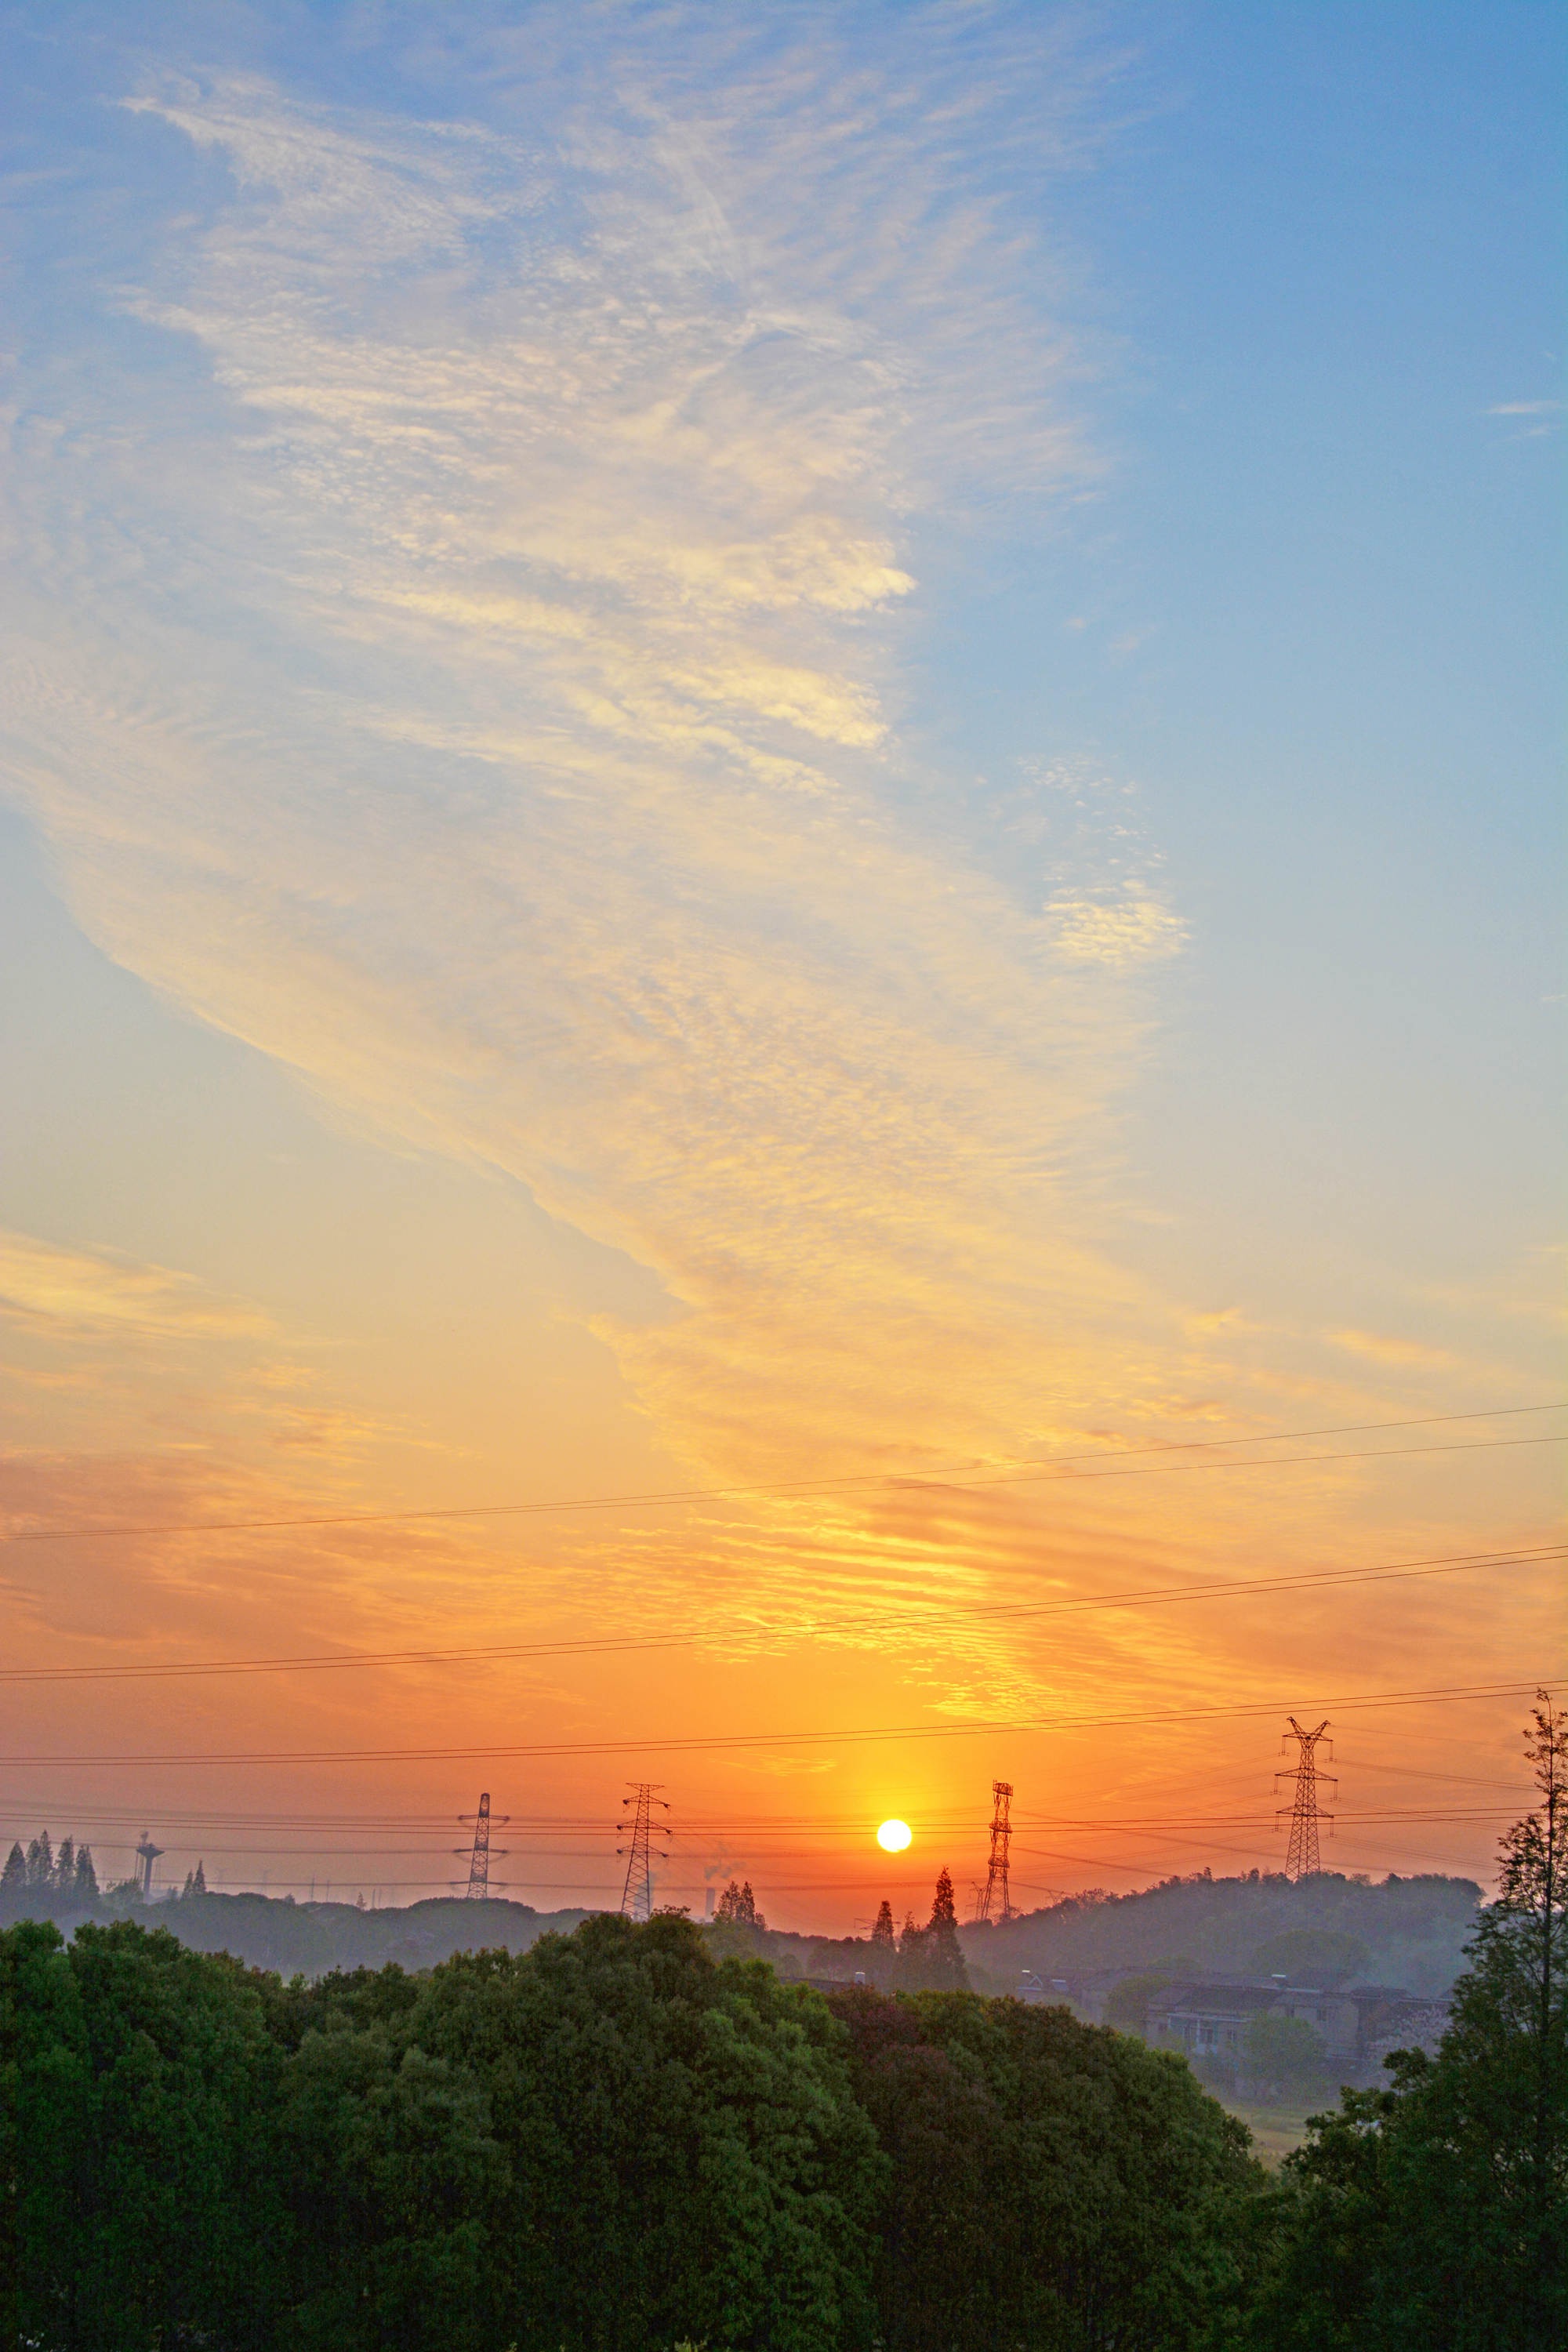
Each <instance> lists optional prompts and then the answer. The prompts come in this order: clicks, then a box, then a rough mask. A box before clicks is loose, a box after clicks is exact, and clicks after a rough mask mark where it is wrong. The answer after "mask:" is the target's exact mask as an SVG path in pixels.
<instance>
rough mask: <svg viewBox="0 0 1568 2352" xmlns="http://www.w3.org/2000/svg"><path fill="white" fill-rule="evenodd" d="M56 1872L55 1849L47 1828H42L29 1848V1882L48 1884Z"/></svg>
mask: <svg viewBox="0 0 1568 2352" xmlns="http://www.w3.org/2000/svg"><path fill="white" fill-rule="evenodd" d="M54 1874H55V1850H54V1848H53V1846H52V1845H51V1844H50V1843H49V1833H48V1832H47V1830H40V1831H39V1832H38V1834H37V1837H36V1838H35V1839H34V1840H33V1842H32V1843H31V1844H30V1845H29V1846H28V1848H27V1884H28V1885H29V1886H47V1885H49V1884H50V1882H51V1880H52V1879H53V1877H54Z"/></svg>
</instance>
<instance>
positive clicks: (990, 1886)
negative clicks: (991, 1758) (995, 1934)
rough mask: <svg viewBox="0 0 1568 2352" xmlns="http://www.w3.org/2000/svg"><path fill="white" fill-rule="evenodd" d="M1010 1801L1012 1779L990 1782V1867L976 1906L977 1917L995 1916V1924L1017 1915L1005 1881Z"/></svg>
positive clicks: (1010, 1832)
mask: <svg viewBox="0 0 1568 2352" xmlns="http://www.w3.org/2000/svg"><path fill="white" fill-rule="evenodd" d="M1012 1801H1013V1783H1012V1782H1011V1780H993V1781H992V1783H991V1866H990V1868H989V1869H988V1870H987V1872H986V1874H985V1892H984V1894H983V1895H981V1897H980V1901H979V1903H978V1905H977V1906H976V1907H975V1913H974V1916H975V1918H976V1920H981V1919H994V1920H995V1921H996V1922H997V1924H998V1926H1001V1925H1004V1924H1005V1922H1006V1921H1007V1920H1009V1919H1011V1918H1014V1917H1016V1913H1015V1911H1014V1909H1013V1893H1012V1889H1011V1887H1010V1886H1009V1885H1008V1884H1007V1848H1008V1845H1009V1843H1010V1842H1011V1840H1012V1835H1013V1824H1012V1822H1011V1821H1010V1820H1009V1819H1008V1811H1007V1809H1008V1807H1009V1806H1010V1805H1011V1804H1012Z"/></svg>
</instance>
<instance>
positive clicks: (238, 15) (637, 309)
mask: <svg viewBox="0 0 1568 2352" xmlns="http://www.w3.org/2000/svg"><path fill="white" fill-rule="evenodd" d="M0 37H3V41H4V47H5V55H6V58H7V65H6V69H5V74H4V76H3V77H0V87H3V89H4V97H3V98H0V106H3V108H4V112H5V146H6V152H7V155H8V158H9V162H8V165H7V168H6V173H5V183H4V190H3V194H4V202H5V255H6V275H5V300H4V312H5V329H4V344H5V349H4V354H3V357H4V379H3V393H0V399H3V413H4V419H5V458H4V524H3V530H4V541H3V556H0V571H3V584H0V596H3V599H4V650H3V652H0V664H3V672H4V674H3V678H0V909H3V915H0V969H3V972H4V983H3V988H0V1099H3V1100H4V1101H5V1104H6V1106H7V1115H6V1117H5V1120H4V1122H3V1127H4V1134H3V1137H0V1411H3V1414H4V1433H3V1434H4V1460H3V1470H4V1491H3V1496H0V1503H3V1509H4V1528H5V1536H6V1540H5V1544H4V1547H3V1548H0V1656H3V1657H4V1659H5V1666H4V1667H3V1668H0V1679H3V1680H4V1681H5V1702H6V1706H5V1734H4V1737H3V1738H0V1838H5V1839H7V1840H8V1839H9V1838H10V1837H11V1836H13V1835H20V1836H22V1837H24V1838H26V1837H28V1836H31V1835H32V1834H33V1833H34V1832H36V1831H37V1829H38V1828H39V1827H41V1826H44V1825H47V1827H48V1828H49V1829H50V1830H51V1832H53V1833H54V1835H55V1836H56V1837H57V1838H58V1837H59V1836H61V1835H62V1834H65V1833H67V1832H70V1833H72V1834H74V1835H76V1836H77V1837H78V1838H81V1837H83V1836H86V1837H89V1838H90V1840H91V1841H92V1843H93V1844H94V1848H95V1851H96V1853H98V1855H99V1858H100V1864H101V1866H102V1869H103V1871H104V1873H105V1874H108V1875H119V1874H122V1873H123V1872H124V1871H125V1870H126V1869H128V1868H129V1866H130V1853H131V1848H132V1845H133V1843H134V1842H135V1840H136V1838H137V1836H138V1835H139V1834H140V1833H141V1832H142V1831H143V1830H146V1831H149V1832H151V1834H152V1835H153V1839H154V1840H155V1842H157V1843H160V1844H162V1845H163V1847H164V1848H165V1849H166V1852H165V1855H164V1859H163V1863H162V1864H161V1865H160V1874H161V1881H162V1882H164V1883H168V1882H173V1883H178V1881H179V1880H180V1878H181V1877H182V1876H183V1874H184V1872H186V1871H187V1870H189V1869H190V1868H191V1867H193V1866H194V1864H195V1861H196V1860H197V1858H198V1856H199V1857H200V1858H201V1859H202V1860H203V1862H204V1864H205V1874H206V1877H207V1880H208V1883H209V1884H211V1885H220V1886H223V1887H226V1888H239V1887H245V1886H265V1887H268V1888H269V1889H270V1890H272V1891H274V1892H277V1891H281V1890H283V1889H289V1890H292V1891H296V1892H298V1893H299V1894H301V1895H304V1894H307V1893H309V1892H310V1891H312V1890H313V1891H314V1892H316V1893H317V1894H318V1895H320V1894H321V1893H323V1892H324V1891H325V1890H326V1889H327V1888H329V1887H331V1888H332V1889H334V1890H335V1891H336V1892H337V1893H338V1894H339V1895H358V1894H361V1893H363V1895H365V1897H366V1899H367V1900H374V1901H379V1902H389V1901H390V1902H397V1901H406V1900H410V1899H414V1898H415V1897H416V1896H418V1895H426V1894H432V1893H437V1892H442V1891H445V1889H446V1888H447V1885H448V1884H449V1883H450V1882H451V1881H452V1880H453V1879H454V1878H458V1877H460V1876H461V1875H462V1874H463V1873H464V1864H463V1862H462V1859H461V1853H460V1848H461V1842H462V1839H463V1837H464V1835H465V1831H464V1829H463V1827H462V1823H461V1817H462V1815H463V1814H465V1813H469V1814H471V1813H472V1811H473V1810H474V1806H475V1801H476V1799H477V1797H478V1794H479V1791H480V1790H489V1792H490V1793H491V1795H492V1801H493V1804H494V1807H495V1811H496V1812H497V1813H498V1815H500V1814H504V1815H506V1816H508V1827H507V1830H506V1832H504V1834H503V1833H500V1832H498V1838H497V1843H498V1846H500V1845H504V1846H505V1848H506V1853H505V1856H504V1859H502V1860H500V1861H498V1863H497V1864H495V1865H494V1876H495V1878H496V1880H497V1881H498V1883H500V1884H503V1885H505V1886H506V1887H507V1888H508V1889H509V1891H512V1892H515V1893H516V1894H517V1895H519V1896H520V1897H521V1898H522V1899H526V1900H529V1901H531V1902H533V1903H535V1904H537V1905H538V1906H540V1907H541V1908H553V1907H556V1906H562V1905H568V1904H584V1905H592V1906H600V1905H605V1904H609V1905H613V1904H615V1903H616V1902H618V1901H619V1899H620V1896H621V1891H622V1890H621V1877H622V1872H623V1870H624V1863H623V1862H622V1861H621V1860H619V1859H618V1858H617V1847H618V1846H619V1845H620V1844H621V1843H624V1841H623V1839H622V1837H621V1834H620V1832H619V1831H618V1828H617V1824H618V1822H620V1821H621V1820H622V1819H623V1818H624V1815H623V1812H622V1810H621V1808H622V1801H623V1795H624V1792H625V1790H626V1788H627V1787H628V1786H629V1785H632V1784H634V1783H635V1782H637V1781H638V1780H647V1781H651V1782H654V1783H657V1784H658V1788H659V1793H660V1795H661V1797H662V1798H663V1799H664V1800H665V1801H667V1802H668V1806H669V1809H670V1810H669V1812H668V1816H667V1819H668V1823H669V1826H670V1829H671V1832H672V1834H671V1837H670V1840H669V1843H668V1858H667V1860H666V1862H665V1864H664V1866H663V1870H662V1874H661V1879H660V1885H659V1896H660V1899H661V1900H665V1901H668V1902H674V1903H680V1904H686V1905H688V1906H690V1907H691V1908H693V1909H694V1910H697V1911H699V1912H700V1910H701V1909H702V1908H703V1906H704V1904H705V1902H706V1901H707V1900H708V1899H709V1894H710V1890H711V1889H713V1888H714V1887H716V1886H720V1885H722V1884H723V1883H724V1882H725V1881H726V1880H727V1879H728V1878H729V1877H730V1876H731V1875H732V1874H737V1875H742V1876H749V1877H750V1879H751V1880H752V1884H753V1885H754V1887H755V1889H756V1894H757V1899H758V1901H759V1903H760V1904H761V1906H762V1907H763V1910H764V1911H765V1913H766V1915H767V1916H768V1917H769V1918H770V1919H771V1920H773V1922H774V1924H777V1925H783V1926H787V1927H820V1928H823V1929H830V1930H832V1931H833V1932H837V1933H843V1932H847V1931H848V1930H849V1929H850V1928H851V1927H863V1926H864V1925H865V1924H866V1923H867V1922H868V1920H869V1918H870V1916H872V1914H873V1913H874V1911H875V1909H876V1906H877V1904H878V1902H879V1900H880V1899H881V1898H882V1897H883V1896H884V1895H886V1896H888V1897H889V1899H890V1900H892V1901H893V1903H894V1906H895V1909H896V1910H898V1911H899V1912H900V1913H901V1912H902V1910H903V1909H904V1907H905V1906H914V1907H915V1908H916V1909H917V1910H919V1909H921V1907H922V1906H923V1905H924V1903H925V1901H926V1899H927V1897H928V1895H929V1889H930V1886H931V1881H932V1879H933V1878H934V1875H935V1873H936V1871H937V1869H938V1868H939V1867H941V1866H943V1865H946V1866H948V1867H949V1868H951V1870H952V1874H953V1877H954V1879H955V1881H956V1882H957V1884H958V1885H959V1889H960V1895H961V1899H963V1898H966V1895H967V1890H968V1888H969V1887H970V1886H971V1885H972V1884H973V1882H974V1881H975V1880H976V1879H977V1878H978V1877H980V1876H982V1875H983V1874H984V1863H985V1824H986V1822H987V1821H988V1819H989V1816H990V1811H991V1785H992V1782H993V1780H997V1779H1002V1780H1007V1781H1009V1782H1010V1783H1011V1784H1012V1786H1013V1788H1014V1790H1015V1798H1014V1810H1015V1817H1016V1821H1017V1822H1018V1824H1019V1827H1018V1832H1017V1836H1016V1846H1015V1857H1014V1894H1015V1900H1016V1901H1017V1902H1018V1903H1020V1904H1021V1905H1024V1906H1031V1905H1033V1904H1036V1903H1040V1902H1046V1901H1048V1900H1050V1899H1052V1897H1053V1896H1054V1895H1057V1894H1058V1893H1060V1892H1061V1891H1063V1890H1076V1889H1079V1888H1083V1887H1086V1886H1090V1885H1099V1886H1103V1887H1107V1888H1110V1889H1112V1890H1114V1891H1126V1890H1128V1889H1130V1888H1131V1887H1133V1886H1137V1885H1145V1884H1148V1883H1150V1882H1151V1881H1153V1880H1157V1879H1161V1878H1164V1877H1167V1876H1170V1875H1172V1874H1177V1873H1189V1872H1193V1871H1198V1870H1202V1869H1204V1868H1210V1869H1212V1870H1213V1871H1214V1872H1215V1874H1216V1875H1218V1874H1222V1873H1227V1872H1233V1871H1236V1870H1244V1869H1250V1868H1263V1869H1268V1868H1278V1867H1279V1866H1280V1864H1282V1861H1283V1857H1284V1833H1283V1828H1282V1826H1281V1825H1280V1824H1279V1822H1277V1819H1276V1811H1275V1809H1276V1805H1277V1803H1278V1801H1279V1794H1280V1792H1279V1790H1277V1787H1276V1780H1275V1774H1276V1771H1277V1769H1278V1768H1279V1765H1280V1763H1281V1762H1282V1761H1288V1760H1289V1759H1286V1758H1282V1756H1281V1735H1282V1732H1283V1731H1284V1729H1285V1727H1286V1722H1287V1718H1288V1717H1289V1715H1290V1714H1292V1713H1294V1714H1296V1715H1297V1716H1299V1717H1301V1718H1302V1719H1303V1720H1305V1719H1306V1715H1307V1713H1308V1712H1309V1711H1310V1716H1311V1721H1312V1722H1313V1723H1316V1722H1317V1721H1318V1720H1319V1719H1320V1718H1321V1717H1327V1718H1329V1720H1330V1722H1331V1727H1332V1729H1331V1737H1332V1739H1333V1742H1334V1748H1335V1756H1336V1763H1335V1766H1334V1769H1335V1770H1336V1771H1337V1773H1338V1776H1339V1780H1338V1792H1337V1800H1336V1803H1337V1817H1336V1820H1335V1822H1334V1825H1333V1832H1332V1837H1331V1842H1330V1843H1328V1844H1327V1845H1326V1846H1325V1850H1324V1853H1325V1861H1326V1862H1327V1863H1328V1864H1330V1865H1331V1866H1332V1867H1335V1868H1340V1869H1344V1870H1347V1871H1352V1870H1359V1871H1365V1872H1368V1873H1370V1874H1373V1875H1374V1876H1375V1875H1380V1874H1384V1873H1385V1872H1389V1871H1395V1872H1399V1873H1401V1874H1408V1873H1412V1872H1421V1871H1427V1870H1452V1871H1458V1872H1461V1873H1464V1874H1470V1875H1475V1876H1478V1877H1480V1878H1482V1879H1483V1880H1484V1879H1485V1878H1486V1877H1487V1875H1488V1873H1489V1866H1490V1858H1491V1855H1492V1853H1493V1849H1494V1846H1495V1841H1496V1837H1497V1834H1498V1832H1499V1830H1500V1828H1501V1827H1502V1826H1503V1825H1504V1824H1505V1823H1506V1822H1507V1821H1508V1820H1509V1819H1510V1818H1511V1817H1512V1814H1513V1812H1514V1811H1517V1810H1520V1809H1521V1798H1522V1790H1523V1789H1524V1786H1525V1782H1524V1778H1523V1774H1522V1771H1521V1759H1520V1744H1519V1738H1518V1730H1519V1727H1520V1725H1521V1721H1522V1719H1523V1716H1524V1712H1525V1708H1526V1706H1527V1704H1528V1700H1529V1696H1530V1694H1531V1693H1532V1692H1533V1690H1534V1689H1535V1687H1536V1686H1537V1685H1541V1684H1547V1683H1551V1682H1552V1678H1553V1677H1554V1676H1560V1675H1561V1673H1562V1667H1563V1647H1562V1633H1563V1612H1562V1604H1561V1595H1562V1583H1563V1553H1562V1551H1561V1549H1559V1548H1558V1547H1560V1544H1561V1536H1562V1491H1563V1490H1562V1471H1561V1463H1562V1440H1563V1436H1564V1435H1565V1434H1568V1424H1565V1423H1564V1420H1563V1410H1562V1406H1563V1399H1564V1398H1565V1397H1568V1386H1565V1368H1564V1365H1563V1347H1562V1328H1563V1317H1562V1296H1563V1294H1562V1271H1561V1269H1562V1238H1563V1237H1562V1225H1561V1211H1560V1201H1561V1197H1562V1175H1563V1151H1562V1133H1561V1126H1560V1123H1559V1122H1558V1121H1557V1120H1556V1118H1555V1117H1554V1106H1555V1104H1556V1102H1557V1100H1558V1099H1559V1098H1560V1087H1559V1084H1558V1078H1559V1072H1560V1068H1561V1052H1560V1045H1559V1042H1558V1041H1559V1036H1560V1031H1561V1025H1562V1017H1563V974H1562V964H1561V953H1560V949H1559V945H1558V940H1559V936H1560V930H1561V923H1560V914H1561V898H1562V872H1563V865H1562V842H1561V819H1560V800H1561V795H1560V793H1559V791H1558V790H1557V789H1556V786H1557V781H1558V762H1559V744H1560V741H1561V716H1562V714H1561V709H1560V686H1559V683H1558V678H1559V672H1560V667H1561V666H1560V662H1559V661H1558V660H1557V659H1555V658H1554V656H1556V654H1557V650H1558V646H1559V645H1560V623H1561V615H1562V585H1561V578H1560V567H1561V545H1562V531H1561V521H1562V514H1561V480H1562V476H1561V467H1562V443H1561V436H1560V425H1561V423H1562V419H1563V386H1562V369H1561V354H1562V348H1563V314H1562V305H1561V293H1560V288H1561V282H1562V258H1563V256H1562V222H1563V204H1562V197H1563V161H1564V157H1563V133H1562V109H1561V105H1560V98H1561V93H1562V86H1563V63H1564V58H1563V49H1564V31H1563V23H1562V20H1561V18H1560V16H1559V14H1558V12H1557V11H1555V10H1553V9H1551V8H1548V7H1545V6H1543V5H1538V0H1529V5H1517V4H1516V0H1494V5H1489V6H1487V7H1486V8H1485V9H1481V8H1478V7H1475V6H1473V5H1450V0H1421V5H1414V4H1413V0H1410V4H1409V5H1407V0H1384V5H1380V6H1379V7H1378V8H1376V9H1368V8H1365V7H1363V6H1360V5H1348V0H1347V5H1341V0H1318V5H1314V6H1312V7H1311V8H1310V9H1302V8H1300V7H1297V6H1294V5H1270V0H1263V5H1257V0H1249V5H1229V0H1214V5H1174V4H1173V0H1157V5H1143V6H1138V5H1128V6H1111V5H1108V6H1103V7H1100V6H1087V7H1071V8H1065V9H1061V10H1056V9H1053V8H1051V7H1049V6H1046V5H984V0H938V5H876V4H875V0H839V5H827V6H819V5H809V0H795V5H751V6H748V7H746V8H745V9H737V8H734V7H732V6H727V5H716V4H715V0H710V5H701V0H692V5H651V4H650V5H635V4H634V0H624V4H623V5H569V6H567V5H562V6H556V5H522V4H521V0H508V5H499V0H475V5H468V6H465V7H464V8H463V9H462V10H460V11H454V10H451V9H449V8H446V7H442V6H438V5H434V0H405V4H404V5H334V6H324V5H321V6H307V5H286V0H268V5H264V6H257V7H247V6H241V5H202V6H200V7H195V6H180V5H160V0H153V4H152V5H147V6H144V7H142V8H138V9H136V10H134V11H130V12H127V11H125V10H123V9H120V8H114V7H109V6H106V5H72V0H59V4H58V5H48V6H47V7H45V6H41V5H26V6H22V7H10V8H6V9H5V10H4V12H3V13H0ZM1069 1485H1070V1486H1072V1489H1073V1492H1072V1494H1071V1495H1070V1496H1068V1494H1067V1493H1066V1491H1065V1489H1066V1487H1067V1486H1069ZM1395 1570H1398V1571H1400V1572H1399V1573H1393V1571H1395ZM1325 1745H1326V1743H1325ZM1283 1793H1284V1794H1285V1795H1287V1796H1288V1794H1289V1790H1288V1788H1287V1789H1286V1790H1284V1791H1283ZM889 1815H897V1816H900V1817H901V1818H904V1819H906V1820H907V1821H908V1822H910V1826H911V1829H912V1831H913V1832H914V1835H913V1842H912V1843H911V1845H910V1850H909V1852H908V1853H906V1854H904V1855H902V1856H900V1857H897V1858H896V1859H894V1860H891V1861H889V1858H888V1857H886V1856H884V1855H882V1854H881V1853H879V1850H878V1849H877V1847H876V1845H875V1843H874V1840H873V1832H874V1830H875V1828H876V1826H877V1824H878V1823H879V1822H880V1821H881V1820H883V1819H884V1818H886V1817H888V1816H889Z"/></svg>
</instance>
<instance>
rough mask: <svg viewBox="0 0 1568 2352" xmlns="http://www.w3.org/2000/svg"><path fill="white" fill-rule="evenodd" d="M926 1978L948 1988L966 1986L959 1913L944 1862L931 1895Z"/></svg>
mask: <svg viewBox="0 0 1568 2352" xmlns="http://www.w3.org/2000/svg"><path fill="white" fill-rule="evenodd" d="M925 1941H926V1981H927V1983H928V1984H929V1985H931V1986H932V1987H933V1988H935V1989H937V1990H942V1991H946V1990H955V1989H959V1988H963V1987H966V1986H967V1985H968V1983H969V1971H968V1969H966V1968H965V1967H964V1965H963V1947H962V1946H961V1945H960V1943H959V1940H958V1913H957V1910H956V1908H955V1907H954V1905H953V1900H952V1877H951V1876H950V1874H949V1873H948V1871H947V1869H946V1866H945V1865H944V1866H943V1868H942V1872H941V1874H940V1875H939V1876H938V1879H937V1882H936V1892H935V1894H934V1895H933V1896H932V1897H931V1924H930V1926H929V1927H927V1929H926V1931H925Z"/></svg>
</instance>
